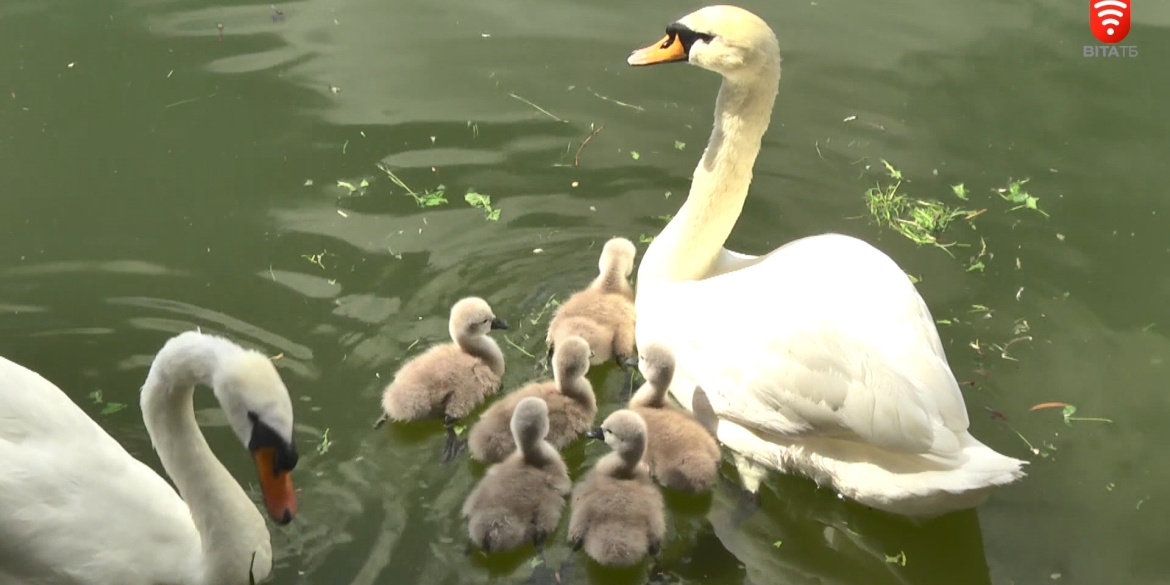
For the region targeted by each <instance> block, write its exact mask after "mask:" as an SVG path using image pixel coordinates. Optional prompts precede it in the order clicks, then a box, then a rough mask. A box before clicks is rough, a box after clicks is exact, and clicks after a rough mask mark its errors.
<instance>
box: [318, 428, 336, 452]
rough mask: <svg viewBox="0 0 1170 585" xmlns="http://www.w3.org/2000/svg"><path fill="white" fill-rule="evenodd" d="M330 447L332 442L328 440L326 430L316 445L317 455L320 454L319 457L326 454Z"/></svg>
mask: <svg viewBox="0 0 1170 585" xmlns="http://www.w3.org/2000/svg"><path fill="white" fill-rule="evenodd" d="M332 445H333V441H330V440H329V429H328V428H326V429H325V432H324V433H323V434H322V435H321V442H320V443H317V453H320V454H321V455H324V454H326V453H328V452H329V447H331V446H332Z"/></svg>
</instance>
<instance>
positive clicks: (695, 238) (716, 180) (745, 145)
mask: <svg viewBox="0 0 1170 585" xmlns="http://www.w3.org/2000/svg"><path fill="white" fill-rule="evenodd" d="M779 80H780V66H779V61H778V59H777V61H776V62H775V63H772V64H770V65H769V66H767V67H763V68H761V69H760V70H759V71H757V74H756V75H754V76H745V77H743V78H740V79H735V80H733V79H729V78H725V79H724V80H723V84H722V86H720V88H719V96H718V98H716V101H715V123H714V128H713V129H712V131H711V138H710V140H709V141H708V143H707V149H706V150H705V151H704V152H703V157H702V159H701V160H700V161H699V164H698V166H697V167H695V173H694V176H693V178H692V181H691V189H690V193H689V194H688V195H687V200H686V202H685V203H683V206H682V207H681V208H680V209H679V211H678V213H677V214H675V216H674V218H673V219H671V221H670V223H668V224H667V226H666V228H665V229H663V230H662V233H660V234H659V235H658V236H657V237H655V239H654V241H653V242H651V243H650V247H649V248H648V249H647V250H646V254H645V255H644V257H643V259H642V263H641V266H640V267H639V270H638V282H639V284H641V283H642V282H654V281H666V282H678V281H686V280H699V279H702V278H704V277H705V276H706V275H707V274H708V273H709V272H710V270H711V267H712V266H713V265H714V263H715V261H716V260H717V259H718V257H719V255H720V253H721V251H722V249H723V245H724V244H725V243H726V242H727V238H728V236H730V235H731V230H732V229H733V228H734V227H735V222H736V220H737V219H739V214H740V212H741V211H742V210H743V204H744V200H746V199H747V194H748V187H749V186H750V185H751V181H752V167H753V165H754V164H755V161H756V157H757V156H758V155H759V153H760V143H761V141H762V140H763V137H764V132H765V131H766V130H767V129H768V124H769V122H770V120H771V117H772V106H773V105H774V104H775V102H776V92H777V86H778V84H779Z"/></svg>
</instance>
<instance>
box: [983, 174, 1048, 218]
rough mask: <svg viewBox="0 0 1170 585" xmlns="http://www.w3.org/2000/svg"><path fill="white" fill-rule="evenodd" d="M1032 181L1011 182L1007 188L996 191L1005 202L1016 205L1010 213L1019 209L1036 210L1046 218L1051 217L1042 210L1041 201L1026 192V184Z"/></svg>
mask: <svg viewBox="0 0 1170 585" xmlns="http://www.w3.org/2000/svg"><path fill="white" fill-rule="evenodd" d="M1030 180H1031V179H1023V180H1020V181H1009V182H1008V186H1007V187H1006V188H1001V189H996V190H995V192H996V193H999V196H1000V197H1003V199H1004V201H1008V202H1009V203H1015V204H1016V206H1015V207H1013V208H1011V209H1009V210H1008V211H1015V210H1017V209H1034V210H1036V211H1038V212H1040V213H1041V214H1043V215H1044V217H1049V215H1048V213H1047V212H1045V211H1044V210H1043V209H1040V205H1039V204H1040V199H1039V198H1038V197H1034V196H1032V195H1031V194H1029V193H1028V192H1027V191H1024V189H1023V187H1024V183H1027V182H1028V181H1030Z"/></svg>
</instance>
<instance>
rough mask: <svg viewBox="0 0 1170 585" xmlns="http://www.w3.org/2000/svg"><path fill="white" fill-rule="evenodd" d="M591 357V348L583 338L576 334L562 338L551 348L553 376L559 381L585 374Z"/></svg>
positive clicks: (574, 378)
mask: <svg viewBox="0 0 1170 585" xmlns="http://www.w3.org/2000/svg"><path fill="white" fill-rule="evenodd" d="M592 357H593V350H591V349H589V343H588V342H587V341H585V340H584V339H582V338H580V337H578V336H576V335H572V336H569V337H566V338H564V339H562V340H561V341H560V342H559V343H557V344H556V346H555V347H554V349H553V359H552V363H553V378H554V379H555V380H556V381H557V382H558V383H561V382H563V381H568V380H576V379H578V378H581V377H583V376H585V374H586V373H588V372H589V360H590V359H591V358H592Z"/></svg>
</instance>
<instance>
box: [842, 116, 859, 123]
mask: <svg viewBox="0 0 1170 585" xmlns="http://www.w3.org/2000/svg"><path fill="white" fill-rule="evenodd" d="M856 119H857V116H849V117H848V118H845V119H844V120H841V121H842V122H852V121H854V120H856Z"/></svg>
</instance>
